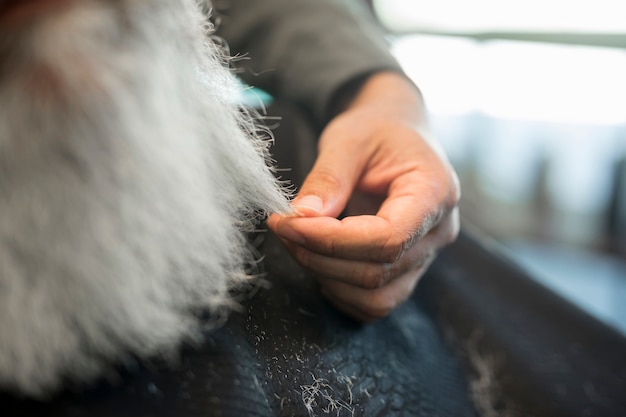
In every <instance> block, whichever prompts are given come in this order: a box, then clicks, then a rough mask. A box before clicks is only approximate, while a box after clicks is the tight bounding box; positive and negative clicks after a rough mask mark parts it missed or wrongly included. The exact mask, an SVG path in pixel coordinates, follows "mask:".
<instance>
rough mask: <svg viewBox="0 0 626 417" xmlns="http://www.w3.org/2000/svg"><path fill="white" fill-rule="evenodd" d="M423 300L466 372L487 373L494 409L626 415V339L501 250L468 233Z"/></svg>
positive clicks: (548, 416) (436, 271)
mask: <svg viewBox="0 0 626 417" xmlns="http://www.w3.org/2000/svg"><path fill="white" fill-rule="evenodd" d="M589 279H593V277H589ZM420 292H421V293H422V294H424V295H427V300H428V304H429V305H430V306H431V307H432V310H431V314H432V316H433V317H437V320H438V323H440V325H441V326H442V327H443V328H447V329H448V330H449V331H450V333H451V334H452V335H453V340H454V341H455V342H456V348H457V351H459V352H463V353H465V354H466V359H467V365H468V368H466V369H468V372H470V374H471V373H472V372H475V371H476V365H477V364H478V365H479V366H485V365H487V366H488V367H489V369H488V374H489V376H490V378H491V379H492V380H493V384H491V386H492V395H493V396H494V398H493V401H492V404H493V405H494V406H495V407H494V408H495V410H496V411H498V410H499V411H501V412H502V414H504V412H505V411H510V412H511V413H514V414H506V415H520V416H535V417H541V416H545V417H561V416H562V417H575V416H580V417H583V416H594V417H600V416H606V417H624V416H626V338H625V337H624V335H622V334H620V333H618V332H617V331H616V330H614V329H612V328H610V327H607V326H606V325H605V324H603V323H602V322H600V321H598V320H597V319H595V318H594V317H591V316H590V315H588V314H587V313H585V312H584V311H582V310H580V309H579V308H578V307H576V306H574V305H572V304H570V303H569V302H568V301H566V300H564V299H563V298H561V297H559V296H558V295H556V294H555V293H553V292H551V291H549V290H548V289H546V288H545V287H543V286H542V285H540V284H538V283H537V282H536V281H534V280H532V279H531V278H529V277H528V276H527V274H526V273H525V272H524V271H523V270H521V269H520V268H519V267H517V266H516V265H515V264H513V263H512V262H511V261H509V260H508V259H507V258H506V257H505V256H504V255H502V254H501V253H500V251H499V250H498V246H497V244H494V243H493V242H491V241H489V240H488V239H482V240H478V239H476V238H475V237H472V236H471V235H468V234H467V233H464V234H462V235H461V237H460V239H459V241H458V242H457V243H456V244H455V245H453V246H452V247H450V248H449V249H448V250H446V251H444V252H443V253H442V255H441V256H440V257H439V259H438V260H437V262H436V264H435V265H434V267H433V268H432V271H431V274H430V276H429V278H428V279H426V280H425V281H424V282H423V283H422V285H421V288H420ZM467 354H471V355H472V356H474V357H473V358H469V357H468V356H467ZM477 358H478V359H479V360H478V361H476V359H477Z"/></svg>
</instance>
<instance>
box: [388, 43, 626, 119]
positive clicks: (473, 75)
mask: <svg viewBox="0 0 626 417" xmlns="http://www.w3.org/2000/svg"><path fill="white" fill-rule="evenodd" d="M392 51H393V53H394V55H395V56H396V57H397V58H398V60H399V61H400V63H401V65H402V66H403V68H404V69H405V71H406V72H407V74H408V75H409V76H410V77H411V78H412V79H414V80H415V82H416V83H417V84H418V85H419V86H420V87H421V89H422V91H423V92H424V96H425V97H426V101H427V104H428V106H429V108H430V110H431V111H433V112H436V113H445V114H462V113H470V112H481V113H484V114H487V115H489V116H493V117H498V118H505V119H517V120H537V121H551V122H562V123H574V124H581V123H588V124H601V125H606V124H622V123H626V82H624V74H626V50H623V49H617V48H602V47H583V46H571V45H555V44H544V43H531V42H520V41H475V40H471V39H468V38H457V37H447V36H446V37H443V36H428V35H408V36H402V37H400V38H398V39H396V40H395V42H394V43H393V47H392Z"/></svg>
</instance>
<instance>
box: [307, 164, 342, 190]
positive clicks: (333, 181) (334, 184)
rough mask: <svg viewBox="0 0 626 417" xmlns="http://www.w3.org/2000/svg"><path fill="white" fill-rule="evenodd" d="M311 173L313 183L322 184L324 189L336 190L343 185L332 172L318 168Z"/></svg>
mask: <svg viewBox="0 0 626 417" xmlns="http://www.w3.org/2000/svg"><path fill="white" fill-rule="evenodd" d="M313 175H314V178H313V180H314V181H315V184H318V185H319V184H322V186H323V187H324V188H326V189H329V190H336V189H340V188H342V187H343V181H342V180H341V179H340V178H339V177H338V176H337V175H336V174H335V173H334V172H331V171H329V170H324V169H318V170H317V171H315V174H313Z"/></svg>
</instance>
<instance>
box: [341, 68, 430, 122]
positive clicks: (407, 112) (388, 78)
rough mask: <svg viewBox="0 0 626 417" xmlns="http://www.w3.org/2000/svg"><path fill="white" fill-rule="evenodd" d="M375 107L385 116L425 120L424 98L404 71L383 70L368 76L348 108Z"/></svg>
mask: <svg viewBox="0 0 626 417" xmlns="http://www.w3.org/2000/svg"><path fill="white" fill-rule="evenodd" d="M365 106H367V107H372V108H376V110H377V111H379V112H380V113H381V114H383V115H393V116H394V117H398V116H400V117H403V116H404V117H406V119H408V120H413V121H415V120H418V121H422V120H423V119H424V101H423V98H422V94H421V92H420V90H419V88H418V87H417V86H416V85H415V84H414V83H413V82H412V81H411V80H410V79H409V78H408V77H406V76H405V75H404V74H402V73H399V72H394V71H384V72H379V73H376V74H373V75H371V76H369V77H368V78H367V79H366V80H365V81H364V82H363V84H362V86H361V88H360V89H359V91H358V93H357V94H356V95H355V96H354V98H353V100H352V101H351V102H350V103H349V104H348V105H347V106H346V110H348V109H356V108H362V107H365Z"/></svg>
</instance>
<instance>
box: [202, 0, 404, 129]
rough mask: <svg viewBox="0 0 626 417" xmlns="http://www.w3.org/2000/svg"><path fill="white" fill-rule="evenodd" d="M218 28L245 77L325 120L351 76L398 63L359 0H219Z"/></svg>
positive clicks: (317, 118)
mask: <svg viewBox="0 0 626 417" xmlns="http://www.w3.org/2000/svg"><path fill="white" fill-rule="evenodd" d="M214 6H215V8H216V11H215V13H214V14H215V15H216V17H217V19H218V23H217V26H218V30H217V35H218V36H221V37H223V38H224V40H225V41H226V43H227V44H228V46H229V48H230V52H231V54H233V55H241V56H244V57H245V58H244V59H242V60H239V61H238V62H237V63H236V64H235V65H236V67H237V68H239V70H240V74H239V75H240V76H241V78H242V79H243V80H244V81H245V82H247V83H249V84H250V85H253V86H256V87H259V88H261V89H263V90H266V91H267V92H269V93H270V94H272V95H274V96H276V97H281V98H284V99H287V100H290V101H293V102H295V103H298V104H299V105H301V106H304V107H305V108H307V109H308V110H309V111H310V112H312V114H313V116H314V118H315V120H317V121H318V122H325V121H326V119H327V117H328V115H329V105H330V104H331V103H330V101H331V99H332V98H333V97H334V95H335V94H336V93H337V92H338V91H339V89H340V88H342V87H343V86H345V85H347V84H348V83H350V82H351V81H354V80H355V79H358V78H360V77H363V76H366V75H368V74H371V73H373V72H376V71H380V70H397V71H400V67H399V65H398V63H397V62H396V61H395V60H394V58H393V57H392V56H391V54H390V53H389V48H388V44H387V42H386V40H385V39H384V36H383V33H382V31H381V30H380V29H379V28H378V27H377V26H376V24H374V22H372V20H371V17H370V16H368V15H367V14H366V13H365V12H364V10H359V9H358V7H357V6H356V4H355V3H350V2H349V1H341V0H222V1H216V2H215V3H214Z"/></svg>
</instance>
